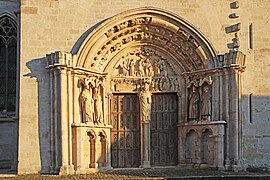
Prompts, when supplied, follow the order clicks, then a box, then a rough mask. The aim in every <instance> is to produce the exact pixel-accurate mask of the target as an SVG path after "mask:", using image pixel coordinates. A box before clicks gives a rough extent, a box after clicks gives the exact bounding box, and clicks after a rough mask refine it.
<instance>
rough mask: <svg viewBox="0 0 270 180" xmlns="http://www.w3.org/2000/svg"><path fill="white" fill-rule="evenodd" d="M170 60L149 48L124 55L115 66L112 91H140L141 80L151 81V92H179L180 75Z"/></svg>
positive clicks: (138, 49)
mask: <svg viewBox="0 0 270 180" xmlns="http://www.w3.org/2000/svg"><path fill="white" fill-rule="evenodd" d="M168 58H169V57H167V56H166V55H163V54H161V53H160V52H159V53H158V52H156V51H155V50H153V49H151V48H147V47H143V48H137V49H135V50H133V51H131V52H129V53H127V54H122V56H121V57H120V58H119V59H117V63H116V64H115V65H114V71H113V72H112V78H111V91H113V92H115V91H117V92H122V91H139V90H140V89H139V88H141V80H142V79H150V84H149V90H150V91H153V92H159V91H162V92H163V91H164V92H178V91H179V90H180V78H179V77H180V75H179V72H178V73H176V71H177V70H175V69H173V68H172V65H171V64H169V63H168ZM171 63H172V62H171ZM178 71H179V70H178Z"/></svg>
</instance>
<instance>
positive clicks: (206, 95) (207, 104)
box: [201, 85, 212, 120]
mask: <svg viewBox="0 0 270 180" xmlns="http://www.w3.org/2000/svg"><path fill="white" fill-rule="evenodd" d="M211 99H212V95H211V90H210V87H209V86H207V85H206V86H204V87H203V96H202V109H201V115H202V118H203V119H204V120H209V118H210V116H211V104H212V103H211Z"/></svg>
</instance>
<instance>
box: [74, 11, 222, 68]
mask: <svg viewBox="0 0 270 180" xmlns="http://www.w3.org/2000/svg"><path fill="white" fill-rule="evenodd" d="M88 33H89V34H88V35H87V36H85V39H84V40H83V41H82V42H81V45H80V48H79V49H78V50H77V51H76V52H75V54H77V58H76V60H75V64H74V65H75V66H77V67H83V68H86V69H93V70H97V71H100V72H103V71H104V70H105V69H106V67H107V66H108V63H109V62H110V61H111V59H112V58H113V57H115V56H116V55H117V54H118V53H119V52H120V51H121V50H123V49H125V48H127V47H132V46H135V45H136V46H138V44H141V46H142V47H143V46H155V47H160V49H163V51H164V50H165V51H167V52H168V53H169V54H170V56H171V57H173V59H176V60H177V61H178V64H179V68H181V69H182V70H183V71H185V72H190V71H196V70H202V69H209V68H213V67H216V66H217V63H216V62H215V61H216V53H215V50H214V48H213V47H212V45H211V44H210V43H209V41H208V40H207V39H206V38H205V37H204V36H203V35H202V33H200V32H199V31H198V30H197V29H196V28H195V27H194V26H192V25H191V24H190V23H189V22H187V21H186V20H184V19H183V18H181V17H179V16H177V15H175V14H173V13H170V12H167V11H165V10H161V9H156V8H152V7H146V8H140V9H134V10H129V11H126V12H123V13H121V14H118V15H116V16H114V17H112V18H109V19H107V20H105V21H104V22H102V23H101V24H99V25H97V26H96V27H95V28H93V29H92V30H91V32H88ZM72 52H74V49H73V50H72Z"/></svg>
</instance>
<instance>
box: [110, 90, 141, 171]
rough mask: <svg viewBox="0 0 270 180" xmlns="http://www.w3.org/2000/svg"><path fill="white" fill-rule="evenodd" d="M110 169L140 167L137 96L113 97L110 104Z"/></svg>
mask: <svg viewBox="0 0 270 180" xmlns="http://www.w3.org/2000/svg"><path fill="white" fill-rule="evenodd" d="M111 107H112V108H111V111H112V112H111V114H112V119H111V124H112V126H113V127H112V129H111V139H112V140H111V150H112V157H111V158H112V167H114V168H123V167H138V166H139V165H140V136H139V134H140V133H139V130H140V125H139V124H140V123H139V101H138V97H137V95H131V94H127V95H114V96H113V100H112V104H111Z"/></svg>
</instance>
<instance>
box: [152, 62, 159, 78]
mask: <svg viewBox="0 0 270 180" xmlns="http://www.w3.org/2000/svg"><path fill="white" fill-rule="evenodd" d="M153 70H154V75H159V74H160V69H159V65H158V61H156V62H155V63H154V64H153Z"/></svg>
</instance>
